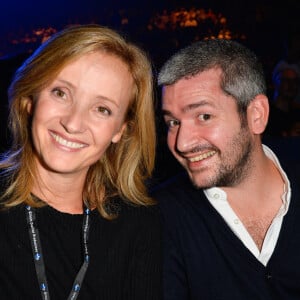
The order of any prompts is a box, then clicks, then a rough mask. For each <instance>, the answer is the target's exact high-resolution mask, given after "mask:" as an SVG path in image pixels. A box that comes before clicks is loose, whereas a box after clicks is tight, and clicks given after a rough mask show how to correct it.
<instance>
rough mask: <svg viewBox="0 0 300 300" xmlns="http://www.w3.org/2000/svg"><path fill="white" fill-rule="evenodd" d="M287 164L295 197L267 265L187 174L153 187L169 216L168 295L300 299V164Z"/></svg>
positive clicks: (201, 299) (180, 298) (198, 299)
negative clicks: (228, 223) (158, 186)
mask: <svg viewBox="0 0 300 300" xmlns="http://www.w3.org/2000/svg"><path fill="white" fill-rule="evenodd" d="M283 168H284V170H285V171H286V173H287V176H288V178H289V180H290V182H291V190H292V195H291V202H290V206H289V210H288V212H287V214H286V215H285V216H284V219H283V223H282V227H281V230H280V234H279V238H278V241H277V244H276V247H275V249H274V252H273V254H272V256H271V258H270V260H269V262H268V263H267V265H266V266H264V265H262V264H261V263H260V262H259V261H258V260H257V259H256V258H255V257H254V256H253V255H252V253H251V252H250V251H249V250H248V249H247V248H246V247H245V246H244V244H243V243H242V242H241V241H240V239H239V238H238V237H237V236H236V235H235V234H234V233H233V232H232V230H231V229H230V228H229V227H228V225H227V224H226V222H225V221H224V219H223V218H222V217H221V215H219V213H218V212H217V211H216V210H215V209H214V207H213V206H212V205H211V204H210V202H209V201H208V200H207V198H206V196H205V194H204V193H203V190H201V189H196V188H195V187H194V186H193V185H192V184H191V182H190V179H189V178H188V176H187V175H184V176H178V178H176V179H174V181H170V182H169V183H166V184H164V185H163V186H162V187H160V188H158V189H157V190H156V191H155V192H154V193H155V197H156V198H157V199H158V200H159V203H160V206H161V211H162V215H163V220H164V277H163V282H164V291H165V298H164V299H165V300H299V299H300V189H299V187H300V184H299V182H300V181H299V179H300V168H298V167H297V166H296V165H295V166H294V168H293V169H294V171H296V173H293V172H292V171H291V170H288V168H287V167H286V166H284V167H283ZM241 197H242V195H241Z"/></svg>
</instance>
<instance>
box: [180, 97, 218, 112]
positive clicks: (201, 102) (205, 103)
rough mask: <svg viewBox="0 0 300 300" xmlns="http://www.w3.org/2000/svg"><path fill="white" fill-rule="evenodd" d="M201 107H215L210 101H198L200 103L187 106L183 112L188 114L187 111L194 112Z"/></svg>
mask: <svg viewBox="0 0 300 300" xmlns="http://www.w3.org/2000/svg"><path fill="white" fill-rule="evenodd" d="M201 106H211V107H214V105H213V104H212V103H211V102H210V101H207V100H201V101H198V102H195V103H191V104H188V105H187V106H185V107H184V108H183V109H182V111H183V112H187V111H190V110H194V109H196V108H198V107H201Z"/></svg>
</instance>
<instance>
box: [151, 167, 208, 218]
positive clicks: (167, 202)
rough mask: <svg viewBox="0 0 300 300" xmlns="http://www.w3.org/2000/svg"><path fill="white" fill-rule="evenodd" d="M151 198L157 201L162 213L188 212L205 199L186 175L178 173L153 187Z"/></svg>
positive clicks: (201, 191)
mask: <svg viewBox="0 0 300 300" xmlns="http://www.w3.org/2000/svg"><path fill="white" fill-rule="evenodd" d="M151 196H152V197H153V198H155V199H156V200H157V201H158V204H159V206H160V208H161V209H162V210H163V211H167V212H168V213H170V212H171V211H182V210H185V211H188V210H190V209H191V210H193V207H194V206H199V205H200V204H199V202H203V201H202V200H203V199H202V198H205V195H204V193H203V190H202V189H198V188H196V187H195V186H194V185H193V184H192V182H191V180H190V179H189V177H188V175H187V174H186V173H185V172H184V173H179V174H177V175H176V176H174V177H172V178H170V179H168V180H166V181H164V182H162V183H161V184H159V185H157V186H156V187H154V188H153V189H152V191H151Z"/></svg>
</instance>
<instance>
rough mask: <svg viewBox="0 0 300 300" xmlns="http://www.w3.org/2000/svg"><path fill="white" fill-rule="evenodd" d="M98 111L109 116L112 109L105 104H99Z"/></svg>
mask: <svg viewBox="0 0 300 300" xmlns="http://www.w3.org/2000/svg"><path fill="white" fill-rule="evenodd" d="M97 111H98V112H99V113H101V114H104V115H107V116H110V115H111V111H110V110H109V109H107V108H106V107H103V106H99V107H97Z"/></svg>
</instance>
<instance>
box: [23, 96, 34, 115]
mask: <svg viewBox="0 0 300 300" xmlns="http://www.w3.org/2000/svg"><path fill="white" fill-rule="evenodd" d="M23 105H24V106H25V107H26V110H27V112H28V114H29V115H32V114H33V100H32V99H30V98H29V97H28V98H24V99H23Z"/></svg>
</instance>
